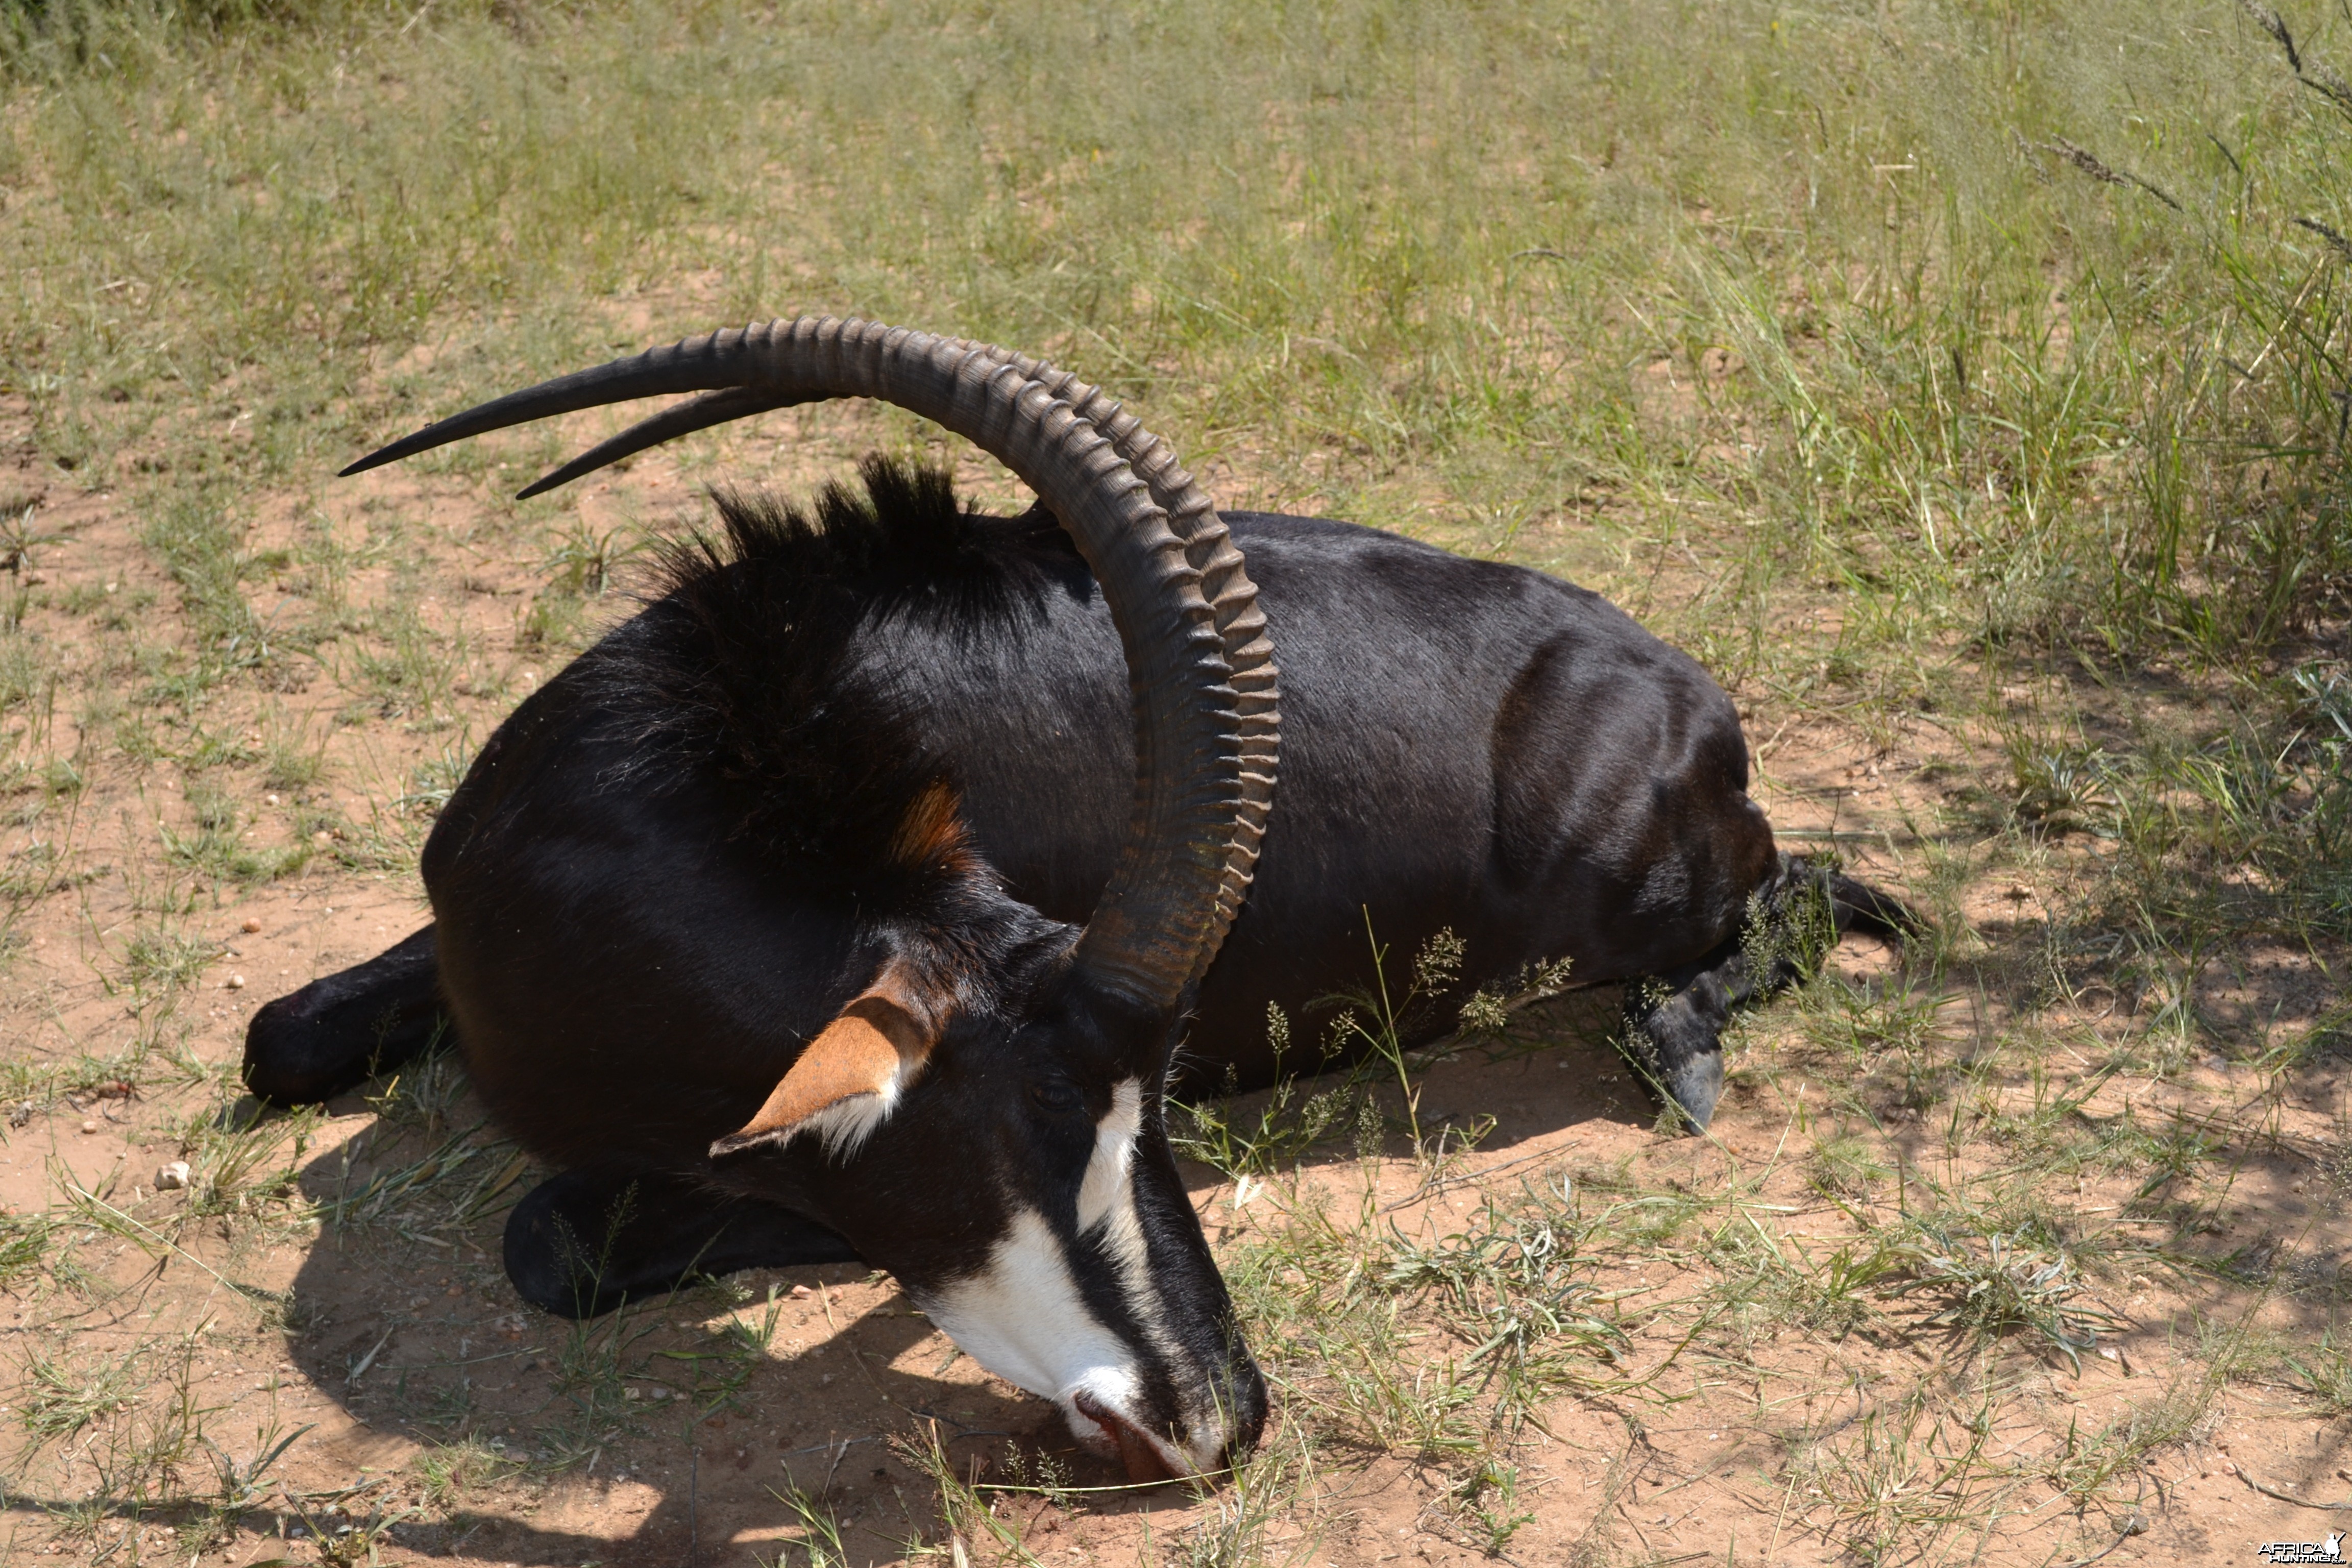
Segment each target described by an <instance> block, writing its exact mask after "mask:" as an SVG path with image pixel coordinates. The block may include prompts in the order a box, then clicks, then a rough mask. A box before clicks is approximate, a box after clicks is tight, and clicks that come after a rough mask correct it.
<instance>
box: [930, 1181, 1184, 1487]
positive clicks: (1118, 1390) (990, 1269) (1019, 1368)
mask: <svg viewBox="0 0 2352 1568" xmlns="http://www.w3.org/2000/svg"><path fill="white" fill-rule="evenodd" d="M1123 1188H1124V1184H1122V1189H1123ZM1122 1206H1124V1207H1125V1209H1126V1211H1127V1214H1128V1215H1129V1225H1132V1224H1133V1214H1134V1205H1132V1204H1131V1203H1129V1204H1127V1205H1122ZM922 1306H923V1310H924V1312H925V1313H926V1314H928V1315H929V1318H930V1320H931V1321H932V1322H933V1323H935V1324H937V1325H938V1326H939V1328H940V1331H941V1332H943V1333H945V1334H946V1335H947V1336H948V1338H950V1339H951V1340H953V1341H954V1342H956V1345H957V1347H958V1348H959V1349H961V1351H962V1352H964V1354H966V1355H968V1356H970V1357H971V1359H972V1360H974V1361H976V1362H978V1363H980V1364H981V1365H982V1366H983V1367H986V1368H987V1369H988V1370H989V1371H990V1372H992V1373H995V1374H996V1375H997V1376H999V1377H1001V1378H1003V1379H1004V1380H1005V1381H1006V1382H1008V1383H1012V1384H1017V1385H1019V1386H1020V1387H1022V1388H1024V1389H1027V1390H1028V1391H1029V1392H1030V1393H1032V1394H1039V1395H1041V1396H1043V1397H1045V1398H1047V1399H1051V1400H1053V1401H1055V1403H1057V1404H1058V1405H1061V1406H1062V1413H1063V1415H1065V1416H1066V1417H1067V1418H1068V1420H1069V1424H1070V1430H1071V1432H1072V1433H1073V1434H1074V1435H1075V1436H1076V1437H1077V1438H1078V1439H1079V1441H1081V1442H1083V1443H1085V1444H1086V1445H1087V1447H1092V1448H1095V1449H1097V1451H1099V1452H1101V1453H1103V1454H1105V1455H1108V1456H1111V1457H1116V1456H1117V1454H1118V1444H1117V1441H1116V1439H1114V1438H1113V1437H1112V1436H1111V1435H1110V1434H1109V1433H1107V1432H1104V1431H1103V1430H1102V1429H1101V1428H1100V1427H1099V1426H1097V1425H1096V1424H1095V1423H1094V1422H1093V1421H1092V1420H1091V1419H1089V1418H1088V1417H1087V1416H1086V1415H1083V1414H1081V1413H1080V1412H1079V1410H1078V1407H1077V1396H1078V1395H1079V1394H1081V1393H1083V1394H1087V1395H1089V1396H1091V1397H1092V1398H1094V1399H1095V1400H1097V1401H1098V1402H1099V1403H1101V1404H1103V1405H1108V1406H1109V1407H1110V1408H1111V1409H1113V1410H1118V1411H1121V1412H1128V1411H1132V1410H1133V1409H1134V1408H1135V1396H1136V1384H1137V1375H1136V1362H1135V1352H1133V1351H1131V1350H1129V1348H1128V1347H1127V1346H1126V1345H1125V1344H1124V1343H1122V1342H1120V1340H1119V1338H1118V1335H1117V1334H1114V1333H1112V1332H1111V1331H1110V1330H1109V1329H1108V1328H1106V1327H1105V1326H1104V1325H1103V1323H1102V1321H1101V1320H1100V1319H1098V1318H1097V1317H1096V1316H1095V1315H1094V1313H1093V1312H1092V1311H1091V1310H1088V1309H1087V1304H1086V1300H1085V1299H1084V1298H1083V1297H1081V1296H1080V1295H1079V1294H1078V1287H1077V1282H1076V1280H1074V1279H1072V1278H1071V1277H1070V1266H1069V1260H1068V1259H1067V1258H1066V1257H1065V1256H1064V1255H1063V1252H1062V1245H1061V1242H1060V1241H1059V1239H1057V1238H1056V1237H1055V1235H1054V1229H1053V1226H1049V1225H1047V1224H1046V1223H1045V1216H1044V1215H1040V1214H1038V1213H1037V1211H1036V1210H1034V1209H1027V1208H1024V1209H1019V1210H1016V1211H1014V1214H1013V1225H1012V1227H1011V1229H1010V1230H1008V1231H1007V1232H1006V1234H1005V1236H1004V1237H1003V1239H1002V1240H1000V1241H999V1242H998V1243H997V1244H996V1246H995V1248H994V1249H993V1250H992V1252H991V1253H990V1255H989V1260H988V1266H987V1267H986V1268H982V1270H981V1271H980V1272H979V1273H977V1274H974V1275H972V1276H971V1277H970V1278H968V1279H960V1280H958V1281H956V1282H955V1283H954V1284H952V1285H950V1286H949V1287H948V1288H947V1289H945V1290H943V1291H940V1293H938V1294H937V1295H936V1296H933V1297H932V1298H931V1299H929V1300H926V1301H924V1302H923V1303H922ZM1135 1425H1136V1426H1137V1428H1138V1429H1139V1430H1140V1431H1142V1435H1143V1436H1144V1437H1145V1438H1146V1439H1148V1440H1149V1441H1150V1444H1151V1446H1152V1447H1154V1448H1156V1449H1158V1450H1159V1451H1160V1455H1161V1457H1162V1458H1164V1459H1165V1460H1166V1461H1167V1463H1168V1465H1169V1467H1170V1468H1171V1470H1174V1471H1175V1472H1177V1473H1178V1474H1185V1473H1190V1472H1192V1471H1198V1470H1201V1469H1205V1468H1207V1467H1208V1465H1209V1464H1210V1463H1212V1462H1213V1459H1214V1453H1215V1447H1216V1446H1217V1445H1216V1444H1215V1443H1214V1442H1204V1443H1202V1444H1201V1445H1196V1446H1198V1447H1203V1448H1204V1449H1205V1450H1206V1451H1207V1452H1208V1455H1209V1457H1208V1458H1200V1457H1198V1456H1194V1455H1188V1454H1186V1453H1185V1452H1184V1451H1183V1450H1182V1449H1181V1448H1178V1447H1175V1446H1174V1445H1172V1444H1171V1443H1169V1442H1168V1441H1167V1440H1166V1439H1165V1438H1164V1437H1161V1436H1159V1435H1157V1434H1155V1433H1152V1432H1150V1431H1148V1430H1143V1425H1144V1424H1143V1423H1142V1422H1140V1421H1138V1422H1136V1423H1135Z"/></svg>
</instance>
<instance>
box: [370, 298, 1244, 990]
mask: <svg viewBox="0 0 2352 1568" xmlns="http://www.w3.org/2000/svg"><path fill="white" fill-rule="evenodd" d="M1024 367H1026V368H1025V369H1024ZM1030 370H1042V371H1045V373H1046V375H1045V377H1044V378H1040V377H1039V376H1036V375H1033V374H1028V372H1029V371H1030ZM677 392H702V393H715V394H719V396H717V397H705V398H698V399H697V400H695V401H694V402H693V403H690V404H688V405H682V406H681V407H680V408H678V409H675V410H670V411H667V412H666V415H665V416H657V418H656V420H655V421H651V422H648V423H649V424H651V425H653V426H655V427H656V430H667V434H671V435H675V434H682V433H683V432H684V431H685V430H688V429H693V428H700V427H701V426H703V425H705V424H715V423H718V422H719V419H721V418H726V417H740V416H741V415H742V414H744V413H751V412H757V411H759V410H761V409H764V408H775V407H782V406H785V405H789V404H794V403H803V402H811V401H815V400H818V399H822V398H829V397H843V396H871V397H880V398H883V399H885V400H886V401H888V402H891V403H895V404H898V405H899V406H901V407H904V408H907V409H908V410H910V411H911V412H914V413H916V414H919V415H921V416H925V417H927V418H929V419H933V420H936V421H937V422H938V423H940V424H941V425H943V426H947V427H948V428H949V429H950V430H953V431H955V432H956V433H957V434H959V435H961V436H963V437H967V438H968V439H970V440H971V441H972V442H974V443H975V444H976V445H978V446H979V447H982V449H983V450H985V451H987V452H989V453H990V454H991V455H992V456H993V457H995V458H998V459H999V460H1000V461H1002V462H1003V463H1004V465H1005V466H1006V467H1007V468H1011V469H1012V470H1013V472H1014V473H1015V474H1016V475H1018V476H1019V477H1020V478H1021V479H1023V480H1024V482H1025V483H1027V484H1028V485H1029V486H1030V488H1031V489H1034V490H1035V491H1036V492H1037V495H1038V497H1039V499H1040V500H1043V501H1044V502H1045V505H1046V507H1047V509H1048V510H1051V511H1052V512H1053V513H1054V515H1055V517H1056V518H1058V519H1059V520H1060V521H1061V522H1062V524H1063V526H1064V527H1065V528H1066V529H1068V530H1069V531H1070V534H1071V536H1072V537H1073V538H1074V539H1075V540H1076V542H1077V544H1078V548H1079V550H1080V552H1082V553H1084V554H1085V556H1086V557H1087V563H1088V564H1089V565H1091V566H1092V567H1093V568H1094V572H1095V576H1096V579H1097V581H1098V582H1100V583H1101V584H1102V586H1103V595H1104V598H1105V600H1106V601H1107V603H1108V605H1109V606H1110V610H1111V615H1112V619H1113V620H1114V622H1115V623H1116V624H1117V625H1118V631H1119V637H1120V640H1121V642H1122V644H1123V645H1124V647H1125V648H1126V652H1127V661H1128V672H1129V685H1130V688H1131V689H1132V690H1133V693H1134V698H1135V722H1136V800H1135V811H1134V816H1133V818H1132V820H1131V823H1130V827H1129V835H1128V840H1127V843H1126V846H1125V847H1124V848H1123V849H1122V850H1121V853H1120V858H1119V864H1118V869H1117V870H1116V871H1115V872H1114V873H1113V874H1112V877H1111V880H1110V883H1109V885H1108V887H1106V888H1105V889H1103V894H1102V899H1101V901H1100V903H1098V904H1097V907H1096V910H1095V912H1094V915H1093V917H1092V918H1091V919H1090V920H1089V921H1088V922H1087V930H1086V933H1085V935H1084V936H1083V937H1082V938H1081V939H1080V942H1079V944H1078V955H1077V956H1078V962H1079V963H1080V964H1081V965H1082V966H1083V967H1084V968H1085V969H1086V970H1087V972H1088V973H1090V974H1091V975H1092V977H1093V978H1094V979H1095V981H1096V982H1097V984H1102V985H1104V986H1106V987H1108V988H1109V989H1111V990H1113V991H1115V992H1118V993H1120V994H1124V995H1126V996H1128V997H1129V999H1130V1000H1131V1001H1133V1002H1135V1003H1137V1004H1139V1005H1143V1006H1147V1007H1151V1008H1165V1007H1167V1006H1169V1005H1172V1004H1173V1003H1174V1002H1175V1000H1176V999H1177V997H1178V996H1179V995H1180V994H1181V993H1182V991H1183V989H1184V988H1185V986H1186V985H1187V984H1190V983H1191V982H1192V980H1193V979H1195V978H1197V977H1198V976H1199V974H1200V973H1201V972H1202V970H1204V969H1205V968H1206V967H1207V965H1208V963H1209V961H1210V959H1211V958H1213V956H1214V954H1215V952H1216V948H1217V944H1218V943H1219V942H1221V941H1222V940H1223V934H1224V931H1225V929H1226V927H1227V925H1228V924H1229V923H1230V922H1231V921H1232V918H1233V916H1234V912H1235V910H1237V909H1238V907H1239V903H1240V899H1241V897H1242V895H1243V893H1244V891H1245V890H1246V889H1247V886H1248V882H1249V876H1250V870H1251V868H1252V866H1253V864H1254V862H1255V856H1256V846H1257V843H1258V840H1259V838H1260V837H1262V835H1263V833H1264V830H1265V814H1266V810H1267V807H1268V805H1269V804H1270V802H1271V797H1272V790H1273V784H1274V764H1275V761H1276V744H1277V738H1278V732H1279V731H1278V723H1279V721H1278V715H1277V712H1276V679H1275V671H1274V665H1273V650H1272V647H1271V646H1270V645H1269V643H1268V642H1267V640H1266V638H1265V626H1264V619H1263V616H1261V615H1260V614H1259V612H1258V611H1257V608H1256V589H1255V586H1254V585H1253V584H1251V583H1250V581H1249V578H1248V574H1247V573H1246V572H1245V571H1244V568H1243V565H1242V560H1241V555H1240V552H1238V551H1237V550H1235V549H1234V547H1233V543H1232V541H1231V539H1230V538H1229V537H1228V536H1227V534H1226V531H1225V528H1224V524H1223V521H1222V520H1221V519H1219V518H1218V517H1217V516H1216V512H1215V510H1214V509H1213V507H1211V506H1210V505H1209V504H1208V501H1207V498H1206V497H1205V496H1202V495H1201V494H1200V492H1199V490H1198V488H1197V487H1196V486H1194V485H1193V484H1192V479H1191V477H1190V476H1189V475H1187V474H1185V473H1184V472H1183V470H1182V469H1181V468H1179V467H1177V465H1176V463H1175V458H1174V454H1173V453H1172V452H1171V450H1170V449H1169V448H1168V447H1167V445H1166V443H1164V442H1161V441H1160V440H1159V439H1158V438H1157V437H1152V436H1150V433H1149V432H1147V431H1144V430H1143V429H1142V427H1141V426H1140V425H1139V424H1138V423H1136V422H1135V421H1134V420H1133V419H1132V418H1131V416H1126V415H1124V414H1122V413H1120V411H1119V410H1118V407H1117V405H1115V404H1112V403H1110V402H1109V401H1108V399H1106V398H1104V397H1103V396H1102V395H1101V394H1100V393H1099V392H1098V391H1097V389H1095V388H1092V387H1088V386H1085V385H1084V384H1081V383H1078V382H1076V380H1075V378H1071V377H1067V376H1065V375H1062V374H1060V373H1055V372H1052V371H1051V369H1050V367H1047V366H1045V365H1043V364H1042V362H1038V361H1035V360H1030V359H1027V358H1026V357H1025V356H1019V355H1013V354H1009V353H1006V352H1005V351H1003V350H993V349H990V348H987V347H985V346H984V345H976V344H971V343H966V342H959V341H956V340H952V339H942V338H935V337H932V336H930V335H929V334H928V333H922V332H913V331H906V330H905V329H902V328H891V327H885V326H882V325H880V324H879V323H877V322H869V321H839V320H836V319H834V318H831V317H802V318H800V319H798V320H796V321H790V322H782V321H770V322H763V323H761V324H759V325H755V326H752V327H749V328H745V329H742V330H740V331H737V330H732V329H730V330H729V331H721V332H714V333H711V334H709V335H708V336H705V337H700V338H690V339H688V340H686V341H684V342H678V343H675V344H672V345H670V346H669V347H667V348H662V349H656V350H653V351H651V352H650V353H645V354H640V355H638V356H636V357H635V359H630V360H620V361H615V362H614V363H611V364H607V365H603V366H599V367H598V368H596V369H594V370H589V371H583V372H580V373H578V374H573V375H569V376H563V377H561V378H559V379H557V380H554V381H551V382H547V383H544V384H541V385H539V386H536V387H531V388H530V389H528V390H526V391H523V392H518V393H513V394H510V395H507V396H505V397H501V398H498V399H496V400H494V401H492V402H490V403H487V404H484V405H480V406H479V407H477V408H473V409H469V410H467V412H466V413H463V414H459V415H457V416H454V417H452V418H449V419H445V420H442V421H440V422H439V423H437V424H435V425H432V426H426V427H425V429H423V430H420V431H418V432H416V433H415V435H413V436H410V437H406V438H405V439H404V440H401V441H397V442H394V444H393V445H391V446H389V447H384V448H383V449H382V450H380V451H378V452H375V453H373V454H371V455H370V456H368V457H366V458H362V459H361V460H360V461H359V462H357V463H354V464H353V465H352V467H351V468H347V469H345V470H344V471H345V472H346V473H358V472H360V471H362V470H363V469H366V468H373V467H375V466H377V465H378V464H380V463H385V462H390V461H393V460H394V459H395V458H403V457H406V456H409V455H410V454H412V453H415V452H421V451H425V450H427V449H429V448H431V447H437V446H440V445H442V444H444V443H446V442H448V441H454V440H458V439H461V438H463V437H467V436H474V435H479V434H481V433H483V432H485V431H488V430H496V429H500V428H503V427H505V426H510V425H518V424H521V423H523V422H525V421H527V420H531V419H539V418H544V417H547V416H551V415H555V414H566V413H571V412H572V411H573V410H575V409H581V408H589V407H594V406H597V405H603V404H609V403H617V402H622V401H625V400H628V399H632V398H636V397H645V396H651V395H658V394H662V393H677ZM1072 393H1074V394H1076V399H1077V401H1078V402H1079V403H1080V404H1083V405H1087V411H1088V412H1087V414H1081V413H1079V412H1078V411H1077V410H1076V408H1075V407H1074V406H1073V403H1072V400H1071V397H1070V396H1068V395H1066V394H1072ZM1089 415H1091V416H1092V417H1089ZM644 429H645V426H640V427H639V432H642V431H643V430H644ZM635 434H637V432H632V433H625V435H624V437H619V438H616V440H615V441H614V442H611V443H607V444H606V446H607V447H614V446H617V445H618V444H619V443H620V442H621V441H625V440H627V439H629V438H630V436H632V435H635ZM656 438H666V437H656ZM650 444H651V441H650V440H647V441H644V442H641V443H640V445H650ZM630 449H632V450H634V449H636V448H635V447H631V448H630ZM600 450H601V448H600ZM1128 453H1132V454H1133V456H1132V457H1131V458H1130V457H1129V456H1128V455H1126V454H1128ZM592 455H593V454H592ZM616 455H617V454H616ZM567 468H570V469H573V470H577V471H585V470H584V468H580V465H579V464H573V465H568V466H567ZM551 479H553V476H551ZM1155 492H1157V493H1159V494H1164V495H1167V496H1168V497H1169V498H1170V499H1171V500H1173V501H1174V502H1175V503H1176V505H1175V506H1174V507H1172V508H1166V507H1163V506H1162V505H1161V504H1160V503H1159V502H1157V501H1156V500H1154V493H1155ZM1179 528H1181V530H1182V533H1181V534H1180V533H1179V532H1178V531H1177V530H1178V529H1179Z"/></svg>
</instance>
